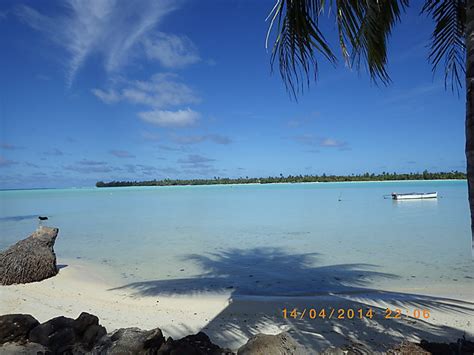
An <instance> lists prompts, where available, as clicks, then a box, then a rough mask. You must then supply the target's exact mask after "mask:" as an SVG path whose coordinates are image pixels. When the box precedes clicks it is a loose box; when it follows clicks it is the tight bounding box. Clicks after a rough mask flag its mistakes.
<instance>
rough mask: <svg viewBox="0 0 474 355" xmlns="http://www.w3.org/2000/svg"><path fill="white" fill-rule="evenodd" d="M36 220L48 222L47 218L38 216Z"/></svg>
mask: <svg viewBox="0 0 474 355" xmlns="http://www.w3.org/2000/svg"><path fill="white" fill-rule="evenodd" d="M38 219H39V220H40V221H47V220H48V217H43V216H38Z"/></svg>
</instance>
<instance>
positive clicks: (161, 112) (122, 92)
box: [92, 73, 200, 127]
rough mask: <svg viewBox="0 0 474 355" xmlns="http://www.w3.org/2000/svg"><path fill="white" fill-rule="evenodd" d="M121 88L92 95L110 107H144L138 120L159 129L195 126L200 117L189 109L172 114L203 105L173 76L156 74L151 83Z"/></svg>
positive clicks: (123, 83) (141, 82)
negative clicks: (126, 104) (194, 105)
mask: <svg viewBox="0 0 474 355" xmlns="http://www.w3.org/2000/svg"><path fill="white" fill-rule="evenodd" d="M121 85H122V87H121V88H118V89H109V90H102V89H97V88H96V89H93V90H92V93H93V94H94V95H95V96H97V97H98V98H99V99H100V100H102V101H103V102H105V103H107V104H112V103H117V102H120V101H124V102H128V103H132V104H137V105H142V106H145V107H146V108H147V110H146V111H141V112H139V113H138V117H140V119H142V120H143V121H145V122H148V123H151V124H154V125H158V126H163V127H185V126H189V125H192V124H194V123H195V122H196V121H197V120H198V119H199V117H200V114H199V113H198V112H196V111H194V110H192V109H190V108H189V107H188V108H183V109H179V110H174V111H173V110H169V108H172V107H176V106H183V105H190V104H195V103H199V102H200V98H199V97H198V96H197V95H196V94H195V93H194V91H193V90H192V89H191V88H190V87H189V86H188V85H186V84H184V83H182V82H180V81H179V78H178V76H176V75H174V74H171V73H160V74H155V75H153V76H152V77H151V79H150V80H149V81H138V80H137V81H122V83H121ZM165 108H166V109H165Z"/></svg>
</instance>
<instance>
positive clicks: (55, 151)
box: [43, 148, 64, 157]
mask: <svg viewBox="0 0 474 355" xmlns="http://www.w3.org/2000/svg"><path fill="white" fill-rule="evenodd" d="M43 154H44V155H50V156H55V157H57V156H61V155H64V153H63V152H62V151H61V150H59V149H58V148H54V149H51V150H48V151H46V152H44V153H43Z"/></svg>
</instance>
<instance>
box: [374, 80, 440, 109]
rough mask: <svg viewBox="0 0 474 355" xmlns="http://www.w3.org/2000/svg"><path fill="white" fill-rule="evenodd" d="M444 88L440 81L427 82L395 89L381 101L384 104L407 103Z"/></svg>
mask: <svg viewBox="0 0 474 355" xmlns="http://www.w3.org/2000/svg"><path fill="white" fill-rule="evenodd" d="M443 89H444V85H443V84H440V83H427V84H423V85H419V86H416V87H413V88H410V89H403V90H401V89H399V90H394V91H393V92H392V94H390V95H388V96H387V97H386V98H385V99H384V100H382V101H381V103H382V104H383V105H393V104H398V103H406V102H408V101H410V102H412V101H418V100H419V99H420V97H423V96H426V95H432V94H433V93H434V92H436V91H441V90H443Z"/></svg>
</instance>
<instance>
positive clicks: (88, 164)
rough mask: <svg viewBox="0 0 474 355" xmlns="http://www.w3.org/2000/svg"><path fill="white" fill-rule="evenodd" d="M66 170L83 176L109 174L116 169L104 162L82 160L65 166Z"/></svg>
mask: <svg viewBox="0 0 474 355" xmlns="http://www.w3.org/2000/svg"><path fill="white" fill-rule="evenodd" d="M64 169H65V170H70V171H75V172H78V173H82V174H91V173H109V172H112V171H114V170H116V169H115V168H112V167H110V166H109V165H108V164H107V163H106V162H104V161H97V160H89V159H82V160H80V161H78V162H76V163H75V164H72V165H66V166H64Z"/></svg>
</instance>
